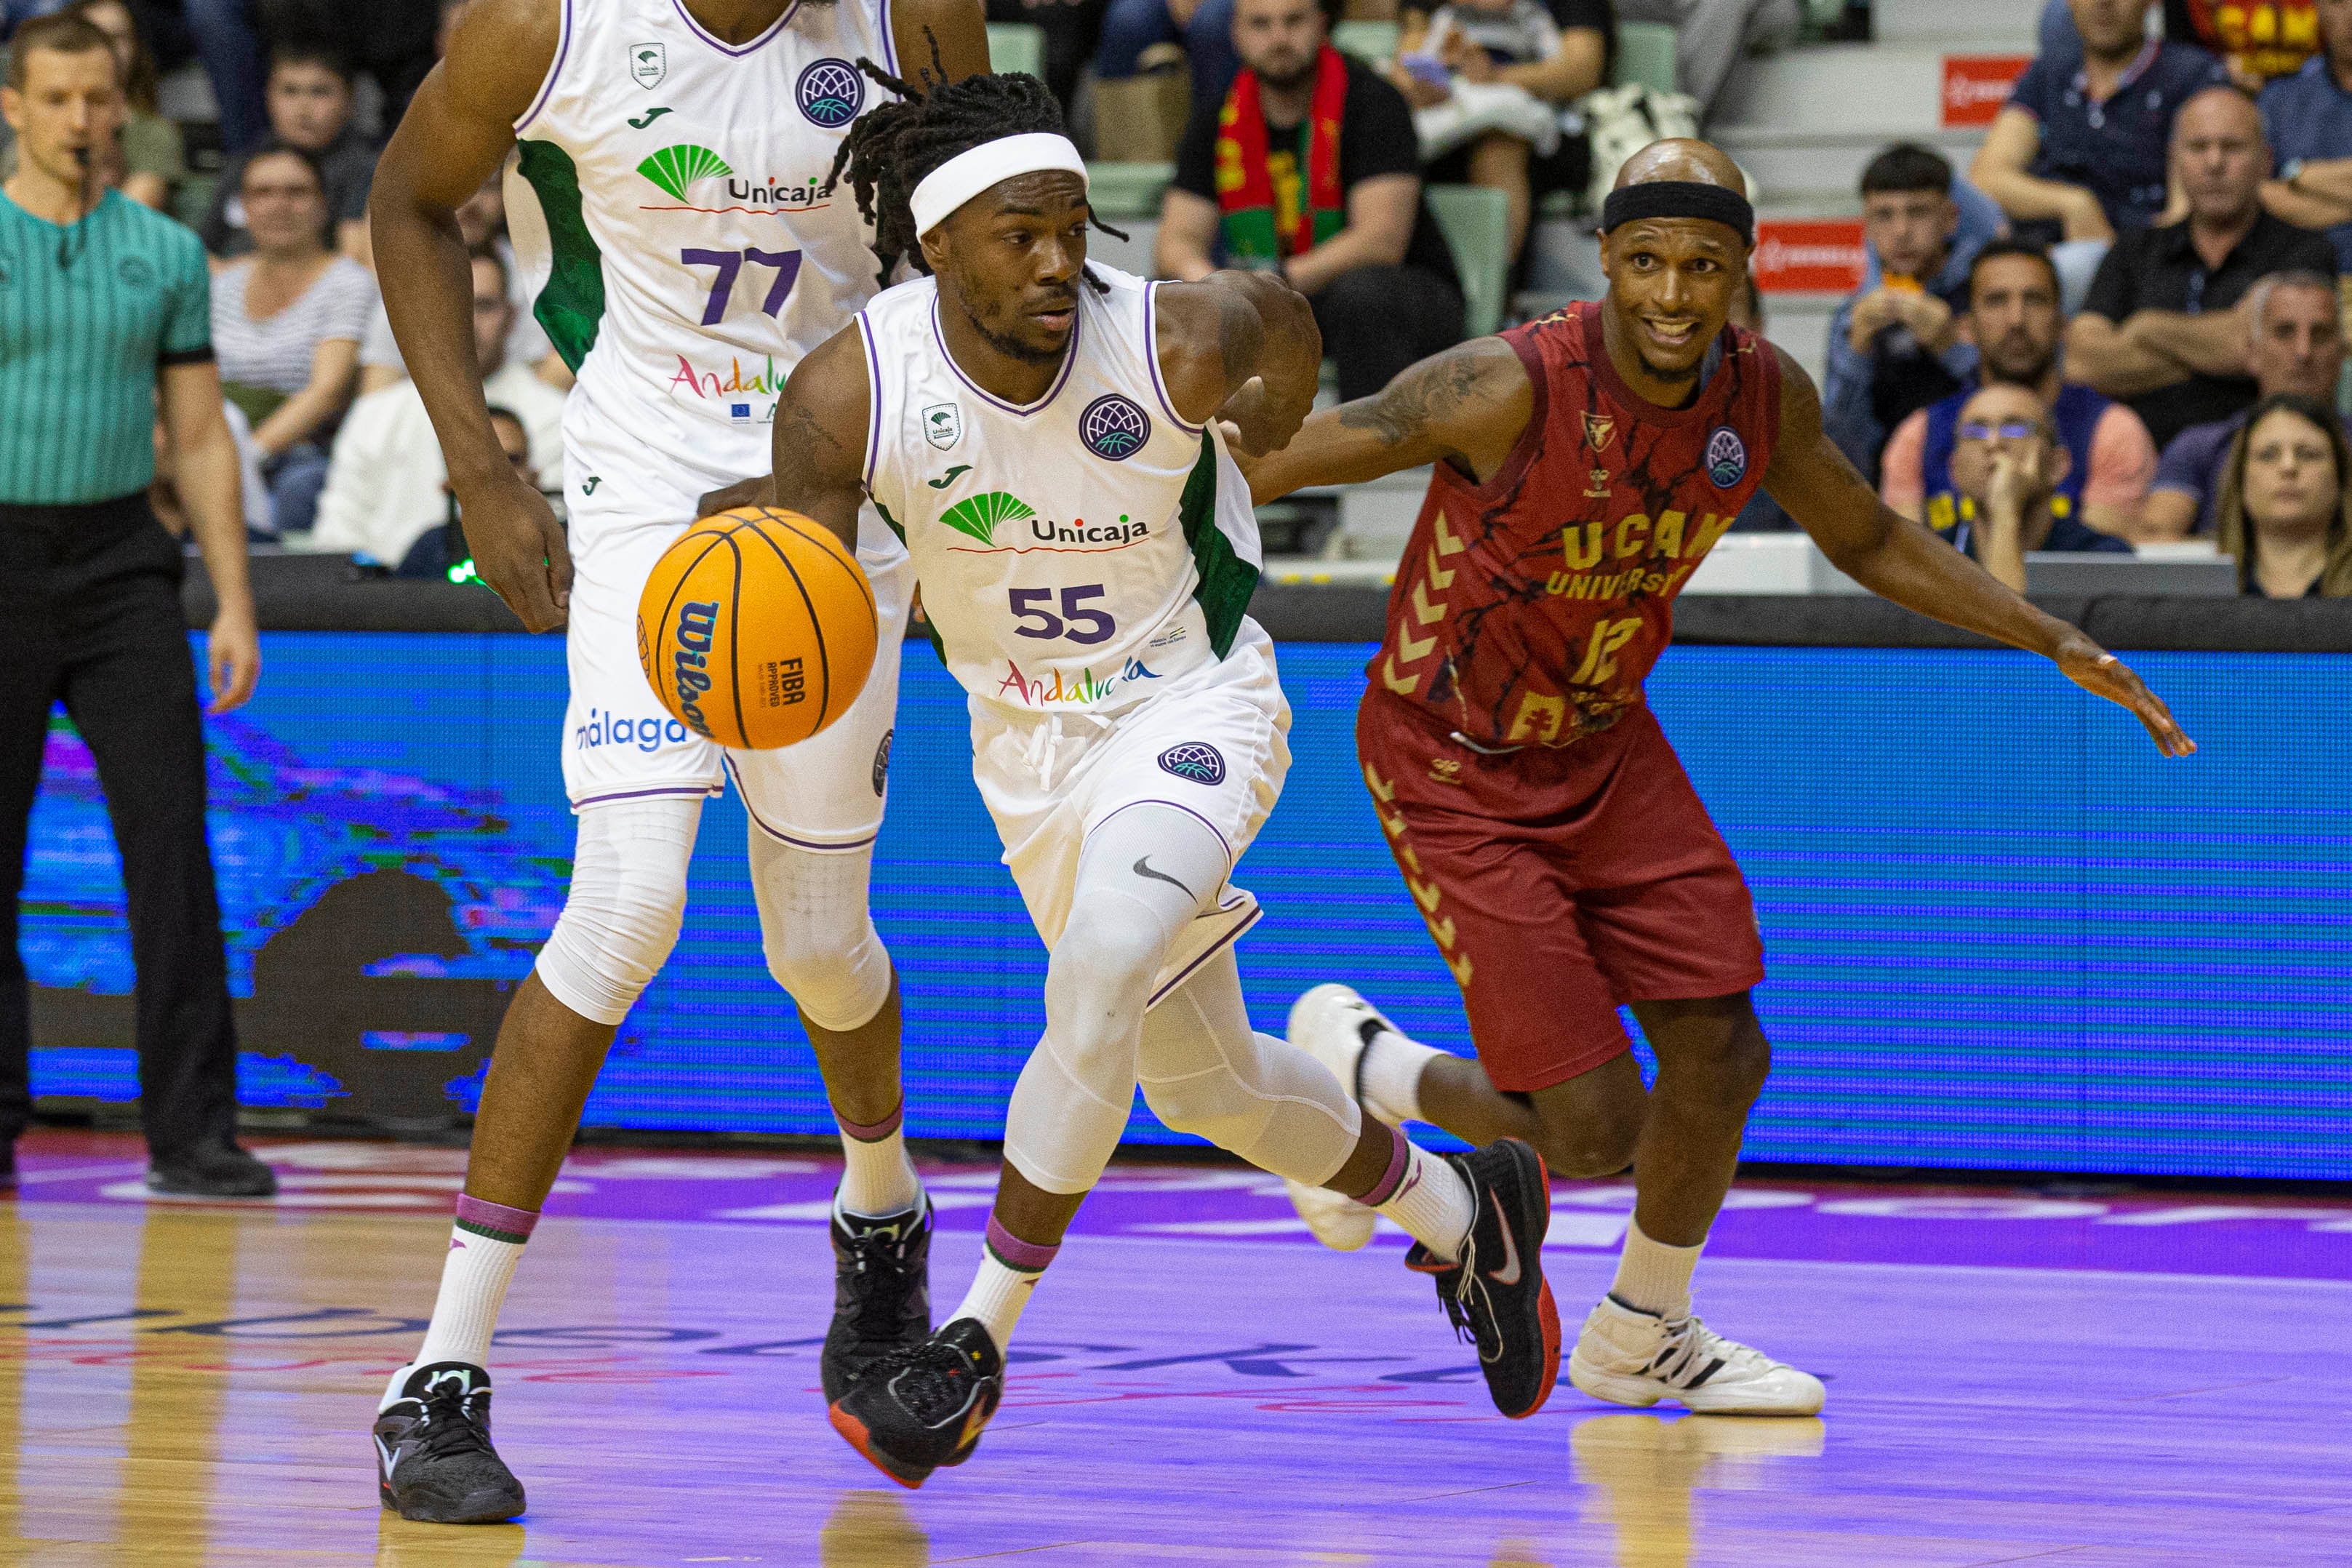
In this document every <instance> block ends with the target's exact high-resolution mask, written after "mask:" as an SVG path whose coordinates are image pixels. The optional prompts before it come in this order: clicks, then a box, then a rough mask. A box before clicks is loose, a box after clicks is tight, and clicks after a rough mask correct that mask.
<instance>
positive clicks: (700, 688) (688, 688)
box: [670, 603, 719, 735]
mask: <svg viewBox="0 0 2352 1568" xmlns="http://www.w3.org/2000/svg"><path fill="white" fill-rule="evenodd" d="M718 629H719V606H718V605H717V604H715V603H709V604H695V605H685V606H684V607H682V608H681V609H680V610H679V611H678V612H677V654H676V656H675V668H673V670H672V672H671V677H670V685H671V689H673V690H674V691H676V692H677V716H678V717H679V718H680V719H683V720H685V721H686V725H687V728H688V729H689V730H692V731H694V732H695V733H696V734H698V735H708V734H709V733H710V721H709V720H708V719H706V718H704V717H703V716H702V707H701V703H700V698H701V696H702V694H703V693H704V692H706V691H708V690H709V689H710V637H711V634H712V633H714V632H716V631H717V630H718Z"/></svg>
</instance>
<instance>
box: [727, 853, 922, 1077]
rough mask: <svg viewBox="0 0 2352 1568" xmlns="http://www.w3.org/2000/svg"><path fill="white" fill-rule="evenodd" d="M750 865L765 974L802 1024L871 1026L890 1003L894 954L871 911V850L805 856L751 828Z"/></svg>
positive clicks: (833, 1029)
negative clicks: (786, 995)
mask: <svg viewBox="0 0 2352 1568" xmlns="http://www.w3.org/2000/svg"><path fill="white" fill-rule="evenodd" d="M749 857H750V859H751V895H752V898H753V900H755V901H756V902H757V903H758V904H759V906H760V946H761V951H763V952H765V953H766V954H767V958H768V973H770V974H772V975H773V976H774V977H775V981H776V984H779V985H781V986H782V987H783V988H784V989H785V991H787V992H788V993H790V994H791V995H792V998H793V1005H795V1006H797V1007H799V1008H800V1010H801V1020H802V1022H803V1023H806V1024H813V1025H814V1026H816V1027H818V1028H820V1029H824V1030H825V1031H827V1032H828V1033H831V1034H835V1035H841V1034H846V1033H848V1032H849V1031H850V1030H852V1029H855V1028H857V1027H858V1026H861V1025H864V1024H867V1023H870V1022H872V1021H873V1018H874V1016H875V1015H876V1014H877V1013H879V1012H880V1011H881V1010H882V1004H883V1003H884V1002H886V1001H887V1000H889V997H890V954H889V952H888V951H887V949H885V948H884V947H883V945H882V936H881V933H880V932H878V931H876V930H875V929H874V917H873V915H872V914H871V913H870V912H869V911H868V910H867V908H866V885H867V883H868V882H869V881H871V880H872V878H873V874H874V847H873V846H872V845H870V844H868V845H863V846H860V847H857V848H856V849H834V850H822V851H820V850H813V849H802V848H799V847H795V846H793V845H790V844H780V843H778V842H777V841H776V840H775V839H773V838H772V837H769V836H768V835H767V834H765V833H763V832H761V830H760V826H759V824H757V823H753V824H751V841H750V846H749Z"/></svg>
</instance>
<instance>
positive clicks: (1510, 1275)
mask: <svg viewBox="0 0 2352 1568" xmlns="http://www.w3.org/2000/svg"><path fill="white" fill-rule="evenodd" d="M1486 1201H1487V1202H1488V1203H1490V1204H1493V1205H1495V1218H1496V1221H1497V1222H1498V1223H1499V1224H1500V1225H1501V1226H1502V1231H1503V1267H1501V1268H1489V1269H1487V1270H1486V1278H1487V1279H1492V1280H1493V1281H1494V1282H1495V1283H1496V1284H1497V1285H1516V1284H1517V1283H1518V1282H1519V1243H1518V1238H1517V1237H1515V1236H1513V1235H1512V1234H1511V1222H1510V1220H1509V1218H1508V1217H1507V1216H1506V1215H1504V1213H1503V1200H1502V1199H1500V1198H1498V1197H1496V1195H1495V1189H1494V1188H1492V1187H1488V1188H1487V1189H1486Z"/></svg>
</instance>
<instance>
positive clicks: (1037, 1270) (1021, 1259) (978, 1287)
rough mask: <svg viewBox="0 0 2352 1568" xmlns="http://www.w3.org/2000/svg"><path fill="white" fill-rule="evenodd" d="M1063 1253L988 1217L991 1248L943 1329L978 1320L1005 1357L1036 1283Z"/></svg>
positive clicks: (985, 1252) (988, 1248)
mask: <svg viewBox="0 0 2352 1568" xmlns="http://www.w3.org/2000/svg"><path fill="white" fill-rule="evenodd" d="M1061 1250H1062V1249H1061V1248H1060V1247H1039V1246H1037V1245H1036V1244H1035V1243H1034V1242H1027V1241H1023V1240H1021V1239H1020V1238H1019V1237H1015V1236H1014V1235H1013V1233H1012V1232H1011V1231H1009V1230H1007V1229H1005V1228H1004V1226H1003V1225H1001V1224H999V1223H998V1221H997V1218H996V1216H995V1215H989V1217H988V1246H987V1247H986V1249H985V1250H983V1251H982V1254H981V1258H980V1272H979V1273H978V1274H976V1275H974V1276H973V1277H972V1281H971V1289H969V1290H967V1291H965V1292H964V1296H963V1300H962V1301H961V1302H960V1303H958V1305H957V1307H956V1310H954V1311H952V1312H950V1313H949V1314H948V1315H947V1316H946V1317H945V1318H943V1319H941V1320H940V1327H941V1328H945V1327H946V1326H947V1325H948V1324H950V1323H952V1322H954V1321H957V1320H958V1319H960V1318H978V1319H979V1320H980V1321H981V1326H982V1328H985V1329H986V1330H987V1331H988V1337H989V1338H990V1339H992V1340H994V1341H995V1342H996V1351H997V1353H998V1354H999V1355H1002V1354H1003V1353H1004V1352H1005V1351H1006V1349H1007V1348H1009V1347H1010V1346H1011V1345H1012V1343H1013V1325H1014V1324H1016V1323H1018V1322H1020V1321H1021V1314H1022V1312H1023V1311H1024V1310H1025V1309H1026V1308H1027V1307H1028V1305H1029V1298H1030V1297H1031V1296H1033V1295H1034V1294H1036V1291H1037V1281H1038V1280H1040V1279H1044V1278H1045V1265H1047V1264H1048V1263H1051V1262H1052V1261H1054V1255H1055V1253H1057V1252H1059V1251H1061Z"/></svg>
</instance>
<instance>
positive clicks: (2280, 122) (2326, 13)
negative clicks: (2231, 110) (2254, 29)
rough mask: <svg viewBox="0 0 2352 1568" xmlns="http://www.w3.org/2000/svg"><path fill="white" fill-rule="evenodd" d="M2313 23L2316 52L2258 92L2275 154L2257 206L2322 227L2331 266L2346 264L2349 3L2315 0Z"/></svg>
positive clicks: (2350, 211)
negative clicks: (2332, 256) (2332, 246)
mask: <svg viewBox="0 0 2352 1568" xmlns="http://www.w3.org/2000/svg"><path fill="white" fill-rule="evenodd" d="M2315 22H2316V25H2317V30H2318V34H2319V43H2320V49H2319V52H2318V53H2317V54H2315V55H2314V56H2312V58H2310V59H2309V60H2308V61H2306V62H2305V65H2304V67H2303V68H2302V69H2301V70H2298V71H2296V72H2295V73H2294V75H2292V76H2286V77H2281V78H2280V79H2277V80H2275V81H2273V82H2271V83H2270V84H2269V85H2268V86H2267V87H2265V88H2263V100H2262V110H2263V132H2265V133H2266V134H2267V135H2268V136H2269V138H2270V144H2271V152H2272V154H2273V156H2275V157H2276V158H2277V159H2278V177H2277V178H2276V179H2275V180H2273V182H2271V184H2267V185H2265V186H2263V205H2264V206H2266V207H2268V208H2269V209H2270V211H2271V212H2272V213H2273V215H2274V216H2279V217H2283V218H2284V219H2285V220H2286V221H2287V222H2289V223H2291V224H2294V225H2297V226H2301V227H2303V228H2316V229H2325V230H2326V231H2327V237H2328V238H2330V239H2332V240H2334V241H2335V242H2336V261H2337V264H2338V265H2339V266H2341V267H2352V0H2318V15H2317V16H2316V17H2315Z"/></svg>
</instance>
